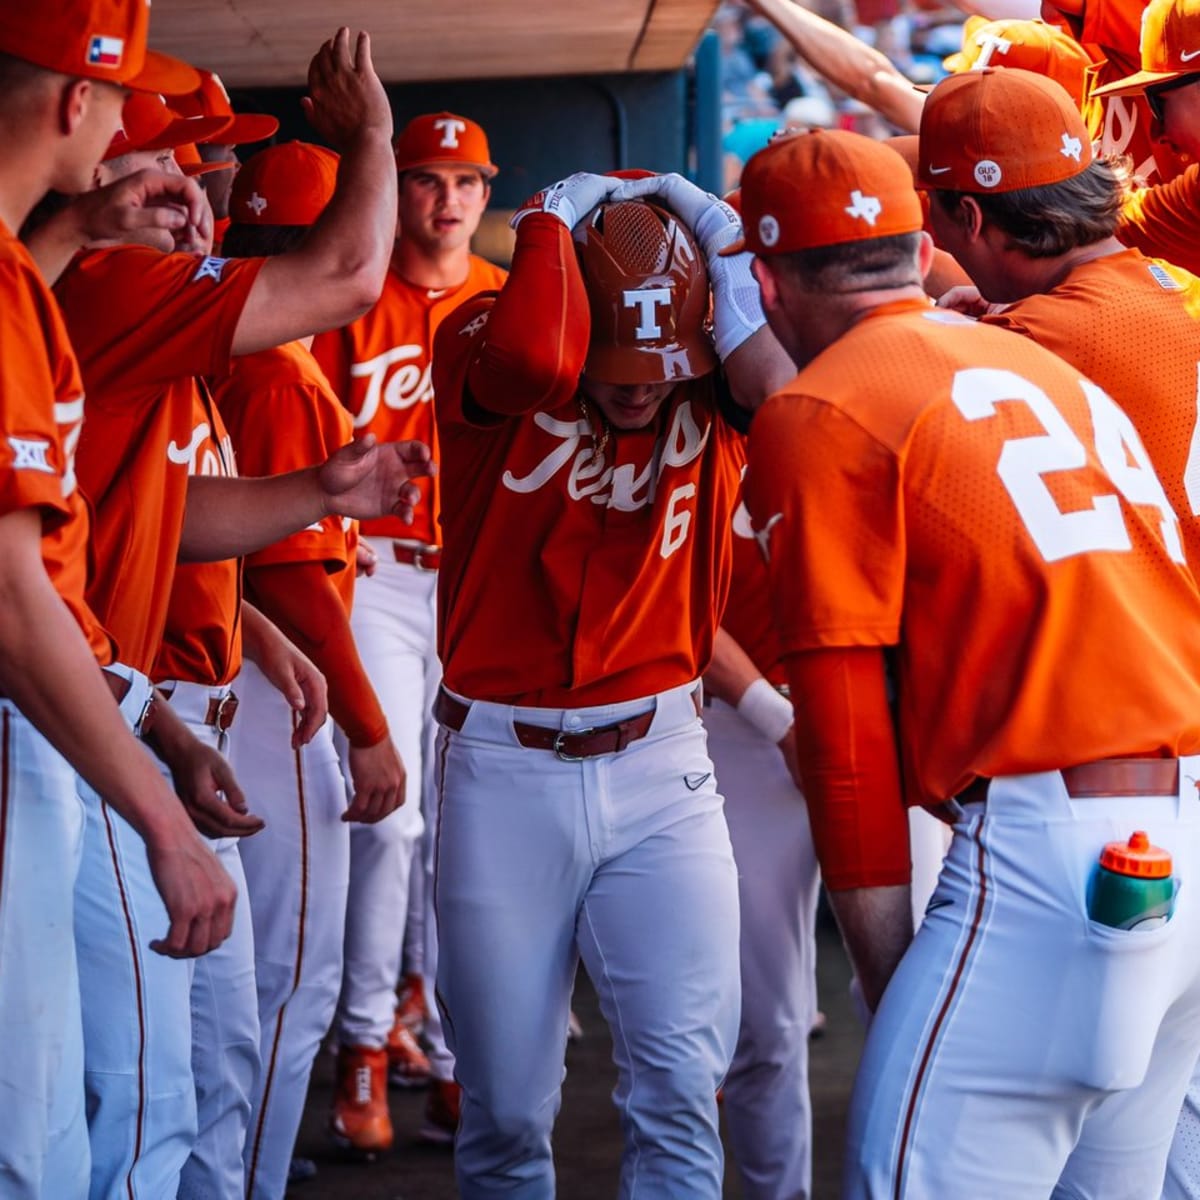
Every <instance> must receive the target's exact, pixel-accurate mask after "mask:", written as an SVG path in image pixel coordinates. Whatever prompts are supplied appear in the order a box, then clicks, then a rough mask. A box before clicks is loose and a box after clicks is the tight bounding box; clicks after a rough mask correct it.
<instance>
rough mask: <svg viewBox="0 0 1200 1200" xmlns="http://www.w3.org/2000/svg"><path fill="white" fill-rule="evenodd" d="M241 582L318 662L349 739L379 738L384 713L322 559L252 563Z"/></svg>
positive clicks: (356, 742)
mask: <svg viewBox="0 0 1200 1200" xmlns="http://www.w3.org/2000/svg"><path fill="white" fill-rule="evenodd" d="M246 583H247V587H249V588H250V589H251V591H252V593H253V595H254V598H255V600H256V602H257V603H258V604H260V605H261V607H262V609H263V611H264V612H266V613H268V614H269V615H270V617H271V619H272V620H273V621H275V622H276V624H277V625H278V626H279V628H280V630H281V631H282V632H283V634H284V635H285V636H287V637H288V638H290V639H291V641H292V642H293V643H294V644H295V645H296V646H297V647H298V648H299V649H300V650H301V651H302V652H303V653H304V654H307V655H308V657H309V658H311V659H312V660H313V662H314V663H316V665H317V667H318V668H320V670H321V672H322V674H323V675H324V676H325V679H326V681H327V683H328V685H329V712H330V714H331V715H332V717H333V719H334V720H335V721H336V722H337V724H338V725H339V726H340V727H341V729H342V730H343V732H344V733H345V734H346V737H347V739H348V740H349V742H350V744H351V745H352V746H355V747H367V746H373V745H376V744H377V743H378V742H380V741H382V739H383V738H385V737H386V736H387V732H388V725H387V719H386V718H385V717H384V715H383V709H382V707H381V706H380V704H379V700H378V698H377V697H376V695H375V690H374V688H373V687H372V686H371V681H370V680H369V679H368V678H367V672H366V668H365V667H364V666H363V664H362V659H361V658H360V657H359V654H358V647H357V645H356V644H355V641H354V634H353V632H352V631H351V628H350V618H349V616H348V615H347V613H346V609H345V606H344V605H343V604H342V600H341V597H340V596H339V595H338V592H337V589H336V588H335V587H334V585H333V581H332V580H331V579H330V577H329V574H328V572H327V571H326V570H325V565H324V563H321V562H296V563H278V564H274V565H269V566H256V567H252V568H251V569H250V570H249V571H248V573H247V579H246Z"/></svg>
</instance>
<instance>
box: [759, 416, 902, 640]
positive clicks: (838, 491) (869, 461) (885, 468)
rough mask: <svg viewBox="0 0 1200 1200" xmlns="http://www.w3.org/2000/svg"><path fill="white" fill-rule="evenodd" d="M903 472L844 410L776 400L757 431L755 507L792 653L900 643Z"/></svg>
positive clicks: (785, 637)
mask: <svg viewBox="0 0 1200 1200" xmlns="http://www.w3.org/2000/svg"><path fill="white" fill-rule="evenodd" d="M900 484H901V479H900V463H899V461H898V459H897V456H896V455H895V453H894V452H893V451H891V450H890V449H889V448H888V447H886V446H884V445H883V444H882V443H880V442H879V441H878V440H877V439H876V438H874V437H872V436H871V435H870V434H869V433H868V432H867V431H866V430H865V429H863V428H862V427H861V426H860V425H859V424H857V423H856V422H855V421H854V420H853V419H852V418H851V417H849V416H847V415H846V414H845V413H843V412H842V411H841V410H840V409H838V408H836V407H835V406H833V405H831V404H828V403H824V402H819V401H815V400H811V399H809V398H808V397H804V396H791V395H781V396H776V397H774V398H773V399H772V400H770V401H768V402H767V404H766V405H765V406H764V407H763V408H762V409H761V410H760V411H759V413H758V414H757V415H756V416H755V418H754V422H753V424H752V426H751V429H750V447H749V467H748V468H747V471H746V479H745V500H746V506H747V508H748V510H749V512H750V516H751V519H752V524H753V528H754V530H755V536H756V537H757V538H758V540H759V544H760V545H761V546H762V548H763V552H764V555H765V557H766V559H767V571H768V575H769V576H770V579H771V590H772V593H773V596H772V599H773V604H774V610H775V622H776V625H777V626H778V629H779V634H780V643H781V650H782V652H783V653H784V654H785V655H786V654H791V653H795V652H797V651H802V650H811V649H819V648H821V647H827V646H889V645H895V644H896V643H897V642H898V641H899V638H900V618H901V612H902V608H903V593H904V554H905V547H904V505H903V499H902V495H901V487H900Z"/></svg>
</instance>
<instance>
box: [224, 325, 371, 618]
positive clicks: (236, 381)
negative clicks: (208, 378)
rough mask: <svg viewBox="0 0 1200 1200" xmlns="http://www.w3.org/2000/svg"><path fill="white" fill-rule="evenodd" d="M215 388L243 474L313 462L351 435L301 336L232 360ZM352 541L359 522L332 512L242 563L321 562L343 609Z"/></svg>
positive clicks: (350, 587) (350, 584)
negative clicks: (332, 581) (335, 587)
mask: <svg viewBox="0 0 1200 1200" xmlns="http://www.w3.org/2000/svg"><path fill="white" fill-rule="evenodd" d="M215 388H216V397H217V403H218V405H219V406H220V409H221V415H222V416H223V417H224V419H225V422H226V424H227V425H228V427H229V434H230V437H231V438H232V439H233V446H234V450H235V452H236V454H237V461H238V466H239V468H240V470H241V472H242V474H243V475H279V474H282V473H284V472H285V471H296V470H300V469H301V468H303V467H311V466H313V465H314V464H316V463H321V462H324V461H325V459H327V458H328V457H329V456H330V455H331V454H332V453H333V452H334V451H335V450H337V449H338V448H339V447H341V446H344V445H346V443H347V442H349V441H350V440H351V439H352V438H353V429H352V426H351V421H350V414H349V413H347V412H346V410H345V409H344V408H343V407H342V406H341V404H339V403H338V400H337V397H336V396H335V395H334V394H333V391H332V390H331V388H330V386H329V382H328V380H326V378H325V376H324V375H323V374H322V372H321V368H320V367H319V366H318V365H317V363H316V360H315V359H314V358H313V356H312V355H311V354H310V353H309V352H308V350H307V349H305V347H304V346H303V344H302V343H300V342H290V343H289V344H288V345H286V346H278V347H276V348H275V349H274V350H264V351H262V352H261V353H259V354H248V355H246V356H245V357H243V358H236V359H234V360H233V365H232V367H231V368H230V370H229V371H228V373H227V374H226V375H224V377H223V378H221V379H218V380H216V381H215ZM357 545H358V523H357V522H356V521H351V520H349V519H347V518H343V517H335V516H330V517H325V518H324V519H323V520H321V521H318V522H316V523H315V524H313V525H310V526H308V527H307V528H306V529H302V530H300V531H299V532H297V533H294V534H292V535H291V536H290V537H287V538H284V539H283V540H282V541H279V542H276V543H275V544H274V545H273V546H267V547H265V548H264V549H262V550H258V551H256V552H255V553H254V554H251V555H249V556H248V557H247V559H246V566H247V568H253V567H255V566H267V565H273V564H277V563H290V562H324V563H325V564H326V569H327V570H328V571H329V573H330V575H331V576H332V577H333V580H334V583H335V584H336V585H337V589H338V594H339V595H340V596H341V598H342V603H343V604H344V605H345V606H346V612H347V613H349V611H350V608H351V605H352V603H353V600H354V575H355V547H356V546H357Z"/></svg>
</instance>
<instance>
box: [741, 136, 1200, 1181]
mask: <svg viewBox="0 0 1200 1200" xmlns="http://www.w3.org/2000/svg"><path fill="white" fill-rule="evenodd" d="M1030 132H1032V133H1033V135H1034V137H1035V139H1036V137H1037V135H1038V130H1037V129H1036V128H1034V129H1033V130H1031V131H1030ZM1035 144H1036V143H1035ZM933 165H935V166H938V165H941V164H940V162H935V163H934V164H933ZM994 166H995V164H992V167H994ZM991 169H992V168H986V169H985V173H986V172H990V171H991ZM1001 170H1003V167H1002V166H1001ZM742 204H743V212H744V219H745V226H746V230H747V237H746V244H747V245H748V246H749V248H751V249H752V250H754V251H755V252H756V254H757V255H758V259H757V261H756V264H755V273H756V275H757V276H758V279H759V282H760V284H761V286H762V292H763V305H764V308H765V310H766V312H767V315H768V319H769V320H770V322H771V325H772V328H773V329H775V331H776V332H777V334H778V336H779V337H780V340H781V341H783V343H784V345H785V346H786V348H787V349H788V351H789V353H790V354H791V356H792V358H793V359H794V360H795V361H796V362H797V363H798V364H799V365H800V367H801V370H800V374H799V375H798V376H797V377H796V379H795V380H793V382H792V383H791V384H789V385H788V386H787V387H786V388H785V389H784V390H783V392H782V393H781V394H780V395H779V396H777V397H774V398H773V399H772V400H771V401H769V402H768V403H767V404H766V405H765V406H764V407H763V408H762V410H761V411H760V412H759V413H758V415H757V416H756V418H755V422H754V425H753V428H752V430H751V434H750V447H749V468H748V471H747V476H746V502H747V506H748V508H749V510H750V513H751V515H752V518H753V521H754V525H755V529H756V532H757V534H758V536H759V538H760V540H761V542H762V545H763V548H764V551H765V552H766V554H767V558H768V570H769V573H770V577H771V585H772V590H773V596H774V603H775V614H776V621H777V624H778V626H779V630H780V636H781V639H782V648H783V654H784V658H785V664H786V669H787V673H788V678H789V680H790V683H791V688H792V699H793V703H794V705H795V707H796V734H797V749H798V757H799V761H800V771H801V776H802V778H803V780H804V785H805V792H806V795H807V797H808V802H809V813H810V816H811V818H812V822H813V831H814V836H815V839H816V844H817V851H818V856H819V858H820V862H821V870H822V874H823V876H824V878H825V882H826V885H827V887H828V888H829V889H830V896H831V899H832V901H833V904H834V908H835V911H836V912H837V915H838V919H839V922H840V923H841V926H842V930H843V933H844V935H845V937H846V939H847V943H848V946H849V950H850V953H851V956H852V957H853V959H854V961H855V965H856V967H857V970H858V974H859V977H860V979H861V980H862V982H863V986H864V992H865V995H866V998H867V1000H868V1002H869V1004H870V1005H871V1006H872V1007H875V1006H876V1005H878V1010H877V1012H876V1014H875V1017H874V1021H873V1023H872V1025H871V1028H870V1033H869V1035H868V1039H867V1046H866V1049H865V1052H864V1057H863V1061H862V1064H861V1066H860V1069H859V1074H858V1079H857V1081H856V1085H855V1090H854V1096H853V1099H852V1102H851V1113H850V1123H849V1131H848V1148H847V1163H846V1172H845V1188H844V1194H845V1195H846V1196H848V1197H868V1196H870V1197H883V1196H887V1197H922V1198H924V1197H929V1196H958V1195H963V1196H988V1197H996V1198H998V1200H1003V1198H1007V1197H1011V1198H1013V1200H1016V1198H1017V1197H1020V1198H1021V1200H1028V1198H1030V1197H1035V1196H1046V1197H1048V1196H1050V1195H1052V1194H1053V1195H1055V1196H1073V1197H1097V1198H1098V1197H1104V1200H1114V1198H1121V1200H1126V1198H1127V1200H1134V1198H1135V1197H1138V1198H1144V1197H1146V1196H1156V1195H1157V1194H1158V1189H1159V1187H1160V1185H1161V1181H1162V1176H1163V1169H1164V1165H1165V1162H1166V1156H1167V1150H1168V1147H1169V1145H1170V1141H1171V1132H1172V1129H1173V1126H1174V1121H1175V1117H1176V1115H1177V1113H1178V1105H1179V1104H1180V1102H1181V1100H1182V1097H1183V1092H1184V1089H1185V1087H1186V1084H1187V1077H1188V1075H1189V1073H1190V1069H1191V1065H1192V1063H1193V1062H1194V1061H1195V1057H1196V1054H1197V1050H1198V1049H1200V956H1198V951H1200V907H1198V905H1197V902H1196V901H1193V900H1191V899H1189V898H1188V892H1189V887H1188V886H1187V882H1186V881H1187V879H1188V878H1189V876H1190V873H1191V871H1192V870H1193V869H1194V868H1196V867H1197V866H1200V863H1198V862H1197V855H1198V853H1200V842H1198V840H1197V834H1198V833H1200V827H1198V826H1200V808H1198V806H1197V804H1196V800H1195V785H1194V779H1195V778H1196V774H1197V765H1198V760H1197V759H1195V758H1192V757H1185V758H1183V759H1178V758H1177V757H1176V756H1177V755H1180V754H1183V755H1188V756H1190V755H1193V754H1194V753H1195V752H1196V751H1197V750H1198V749H1200V723H1198V721H1197V713H1198V712H1200V709H1198V708H1197V703H1198V701H1200V680H1198V679H1197V677H1196V668H1195V663H1196V662H1197V661H1198V660H1197V652H1198V651H1200V621H1198V620H1197V618H1198V617H1200V592H1198V591H1197V588H1196V584H1195V581H1194V580H1193V578H1192V576H1191V574H1190V572H1189V571H1188V570H1187V567H1186V564H1185V562H1184V555H1183V547H1182V541H1181V539H1180V535H1179V527H1178V522H1177V520H1176V518H1175V514H1174V513H1173V512H1172V510H1171V506H1170V504H1169V503H1168V501H1167V498H1166V495H1165V493H1164V492H1163V490H1162V487H1161V485H1160V484H1159V483H1158V481H1157V479H1156V477H1155V475H1154V472H1153V469H1152V468H1151V467H1150V465H1149V463H1148V461H1147V459H1146V454H1145V450H1144V448H1143V447H1142V445H1141V443H1140V441H1139V440H1138V437H1137V434H1136V432H1134V430H1133V428H1132V426H1131V425H1130V424H1129V422H1128V420H1127V418H1125V417H1124V415H1123V414H1122V413H1121V411H1120V409H1118V408H1117V406H1116V404H1115V403H1114V402H1113V401H1112V400H1111V399H1109V397H1108V396H1107V395H1106V394H1105V393H1104V392H1103V391H1101V389H1100V388H1099V387H1098V386H1097V385H1095V384H1094V383H1092V382H1091V381H1089V380H1087V379H1085V378H1084V377H1083V376H1081V375H1079V374H1078V373H1077V372H1076V371H1075V370H1074V369H1073V368H1071V367H1069V366H1068V365H1067V364H1065V363H1063V362H1062V360H1061V359H1058V358H1057V357H1056V356H1054V355H1052V354H1050V353H1049V352H1048V351H1046V350H1044V349H1042V348H1041V347H1040V346H1036V345H1035V344H1033V343H1032V342H1030V341H1029V340H1028V339H1025V338H1017V337H1014V335H1012V334H1011V333H1009V332H1008V331H1006V330H1002V329H994V328H990V327H988V326H984V325H981V324H979V323H976V322H972V321H970V320H968V319H967V318H965V317H963V316H961V315H959V314H957V313H948V312H944V311H941V310H937V309H932V308H930V306H929V302H928V299H927V298H926V297H925V295H924V294H923V291H922V288H921V281H920V276H921V271H922V269H923V268H924V267H925V266H927V265H928V262H929V258H930V253H929V250H930V247H929V243H928V239H927V237H926V235H924V234H922V233H920V232H918V231H919V230H920V227H921V208H920V205H919V203H918V201H917V198H916V195H915V194H914V192H913V190H912V184H911V176H910V175H909V173H908V171H907V168H906V167H905V166H904V164H903V163H902V162H901V161H900V160H899V159H898V158H897V157H896V156H894V155H893V153H892V152H891V151H890V150H888V149H887V148H886V147H883V146H880V145H879V144H878V143H874V142H870V141H867V140H865V139H861V138H858V137H856V136H855V135H853V134H845V133H841V134H838V133H833V134H825V133H822V134H804V135H801V136H799V137H796V138H792V139H787V140H785V141H781V142H779V143H777V144H775V145H774V146H772V147H769V148H768V149H767V150H765V151H763V152H762V153H760V154H759V155H756V156H755V157H754V158H753V159H752V160H751V161H750V163H749V164H747V168H746V173H745V176H744V177H743V182H742ZM948 646H949V647H953V652H952V653H948V652H947V647H948ZM885 655H887V656H888V657H889V658H890V659H891V661H892V663H893V665H894V673H895V679H896V686H897V692H898V700H899V719H898V724H897V725H893V722H892V719H891V715H890V713H889V709H888V703H887V694H886V687H885ZM981 679H986V680H987V681H988V686H987V687H986V688H981V687H980V683H979V681H980V680H981ZM905 799H907V801H908V802H909V803H921V804H925V805H929V806H936V807H938V809H939V811H941V812H942V813H943V814H944V815H945V816H946V817H947V819H949V820H951V821H953V825H954V840H953V842H952V844H951V848H950V851H949V854H948V856H947V860H946V864H945V867H944V868H943V871H942V875H941V878H940V880H939V883H938V888H937V890H936V892H935V893H934V896H933V899H932V900H931V902H930V905H929V908H928V911H927V912H926V915H925V918H924V920H923V922H922V923H921V927H920V929H919V931H918V932H917V935H916V938H915V940H914V939H913V938H912V923H911V915H910V910H909V897H908V888H907V886H906V881H907V876H908V871H907V863H906V861H905V856H904V855H903V853H902V850H903V846H904V831H905V824H904V802H905ZM1139 829H1140V830H1145V831H1147V832H1148V834H1149V838H1150V841H1151V842H1152V843H1153V844H1154V845H1155V846H1158V847H1162V848H1163V849H1164V850H1165V851H1166V852H1168V853H1169V854H1170V855H1171V856H1173V862H1174V865H1173V870H1174V872H1175V875H1176V877H1177V880H1178V881H1182V883H1183V886H1182V887H1181V888H1180V889H1179V890H1178V892H1177V894H1176V897H1175V899H1174V901H1173V902H1172V903H1173V911H1171V912H1170V913H1169V914H1164V916H1167V917H1168V918H1169V919H1165V920H1162V921H1161V922H1160V927H1159V928H1157V929H1154V930H1153V931H1150V932H1147V931H1146V930H1145V929H1141V930H1139V929H1136V928H1135V929H1118V928H1113V927H1111V926H1108V925H1104V924H1102V923H1100V921H1099V920H1092V921H1089V917H1088V914H1089V907H1088V887H1089V878H1090V876H1091V874H1092V872H1093V870H1094V869H1095V867H1096V863H1097V859H1098V857H1099V855H1100V854H1101V852H1102V851H1103V849H1104V847H1105V845H1106V843H1109V842H1114V841H1117V840H1118V839H1119V840H1120V841H1122V842H1124V841H1127V840H1128V839H1129V837H1130V835H1131V834H1132V833H1133V831H1135V830H1139ZM885 988H886V991H885V990H884V989H885ZM881 996H882V1003H880V998H881ZM964 1123H966V1124H964ZM976 1129H979V1130H987V1137H986V1138H985V1139H984V1140H983V1141H981V1140H980V1139H979V1138H977V1137H974V1136H972V1132H973V1131H974V1130H976ZM985 1143H986V1147H985Z"/></svg>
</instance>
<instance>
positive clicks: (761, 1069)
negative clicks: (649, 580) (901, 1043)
mask: <svg viewBox="0 0 1200 1200" xmlns="http://www.w3.org/2000/svg"><path fill="white" fill-rule="evenodd" d="M704 725H705V728H706V729H707V730H708V752H709V756H710V757H711V758H712V761H713V766H714V767H715V768H716V772H717V786H718V787H719V788H720V789H721V793H722V795H723V796H724V797H725V820H726V822H727V823H728V825H729V840H730V841H731V842H732V843H733V858H734V861H735V862H736V863H737V868H738V901H739V905H740V908H741V917H742V931H741V971H742V1023H741V1029H740V1031H739V1033H738V1042H737V1050H736V1052H735V1053H734V1056H733V1064H732V1065H731V1066H730V1068H729V1075H728V1077H727V1078H726V1080H725V1123H726V1125H727V1127H728V1129H729V1137H730V1142H731V1143H732V1146H733V1154H734V1158H735V1159H736V1160H737V1166H738V1173H739V1175H740V1176H741V1180H742V1194H743V1195H744V1196H745V1197H746V1198H747V1200H807V1197H808V1196H809V1195H811V1188H812V1106H811V1104H810V1102H809V1095H808V1035H809V1031H810V1030H811V1029H812V1025H813V1021H814V1019H815V1017H816V1011H817V1003H816V954H817V947H816V937H815V932H814V923H815V920H816V911H817V892H818V890H819V886H820V876H819V874H818V870H817V855H816V851H815V850H814V849H813V840H812V832H811V830H810V829H809V826H808V809H807V807H806V805H805V803H804V796H803V795H802V794H801V792H800V791H799V790H798V789H797V787H796V785H795V783H794V782H793V781H792V777H791V774H790V772H789V771H788V769H787V766H786V765H785V763H784V761H783V755H782V754H780V753H779V747H778V746H775V745H772V743H771V742H770V741H769V740H768V739H767V738H766V737H764V736H763V735H762V734H761V733H760V732H759V731H758V730H757V729H755V728H754V727H753V726H752V725H751V724H750V723H749V722H747V721H745V720H744V719H743V718H742V717H740V716H738V714H737V710H736V709H734V708H732V707H730V706H729V705H728V704H725V703H723V702H722V701H720V700H717V699H715V698H713V699H712V700H711V701H706V702H705V709H704Z"/></svg>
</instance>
